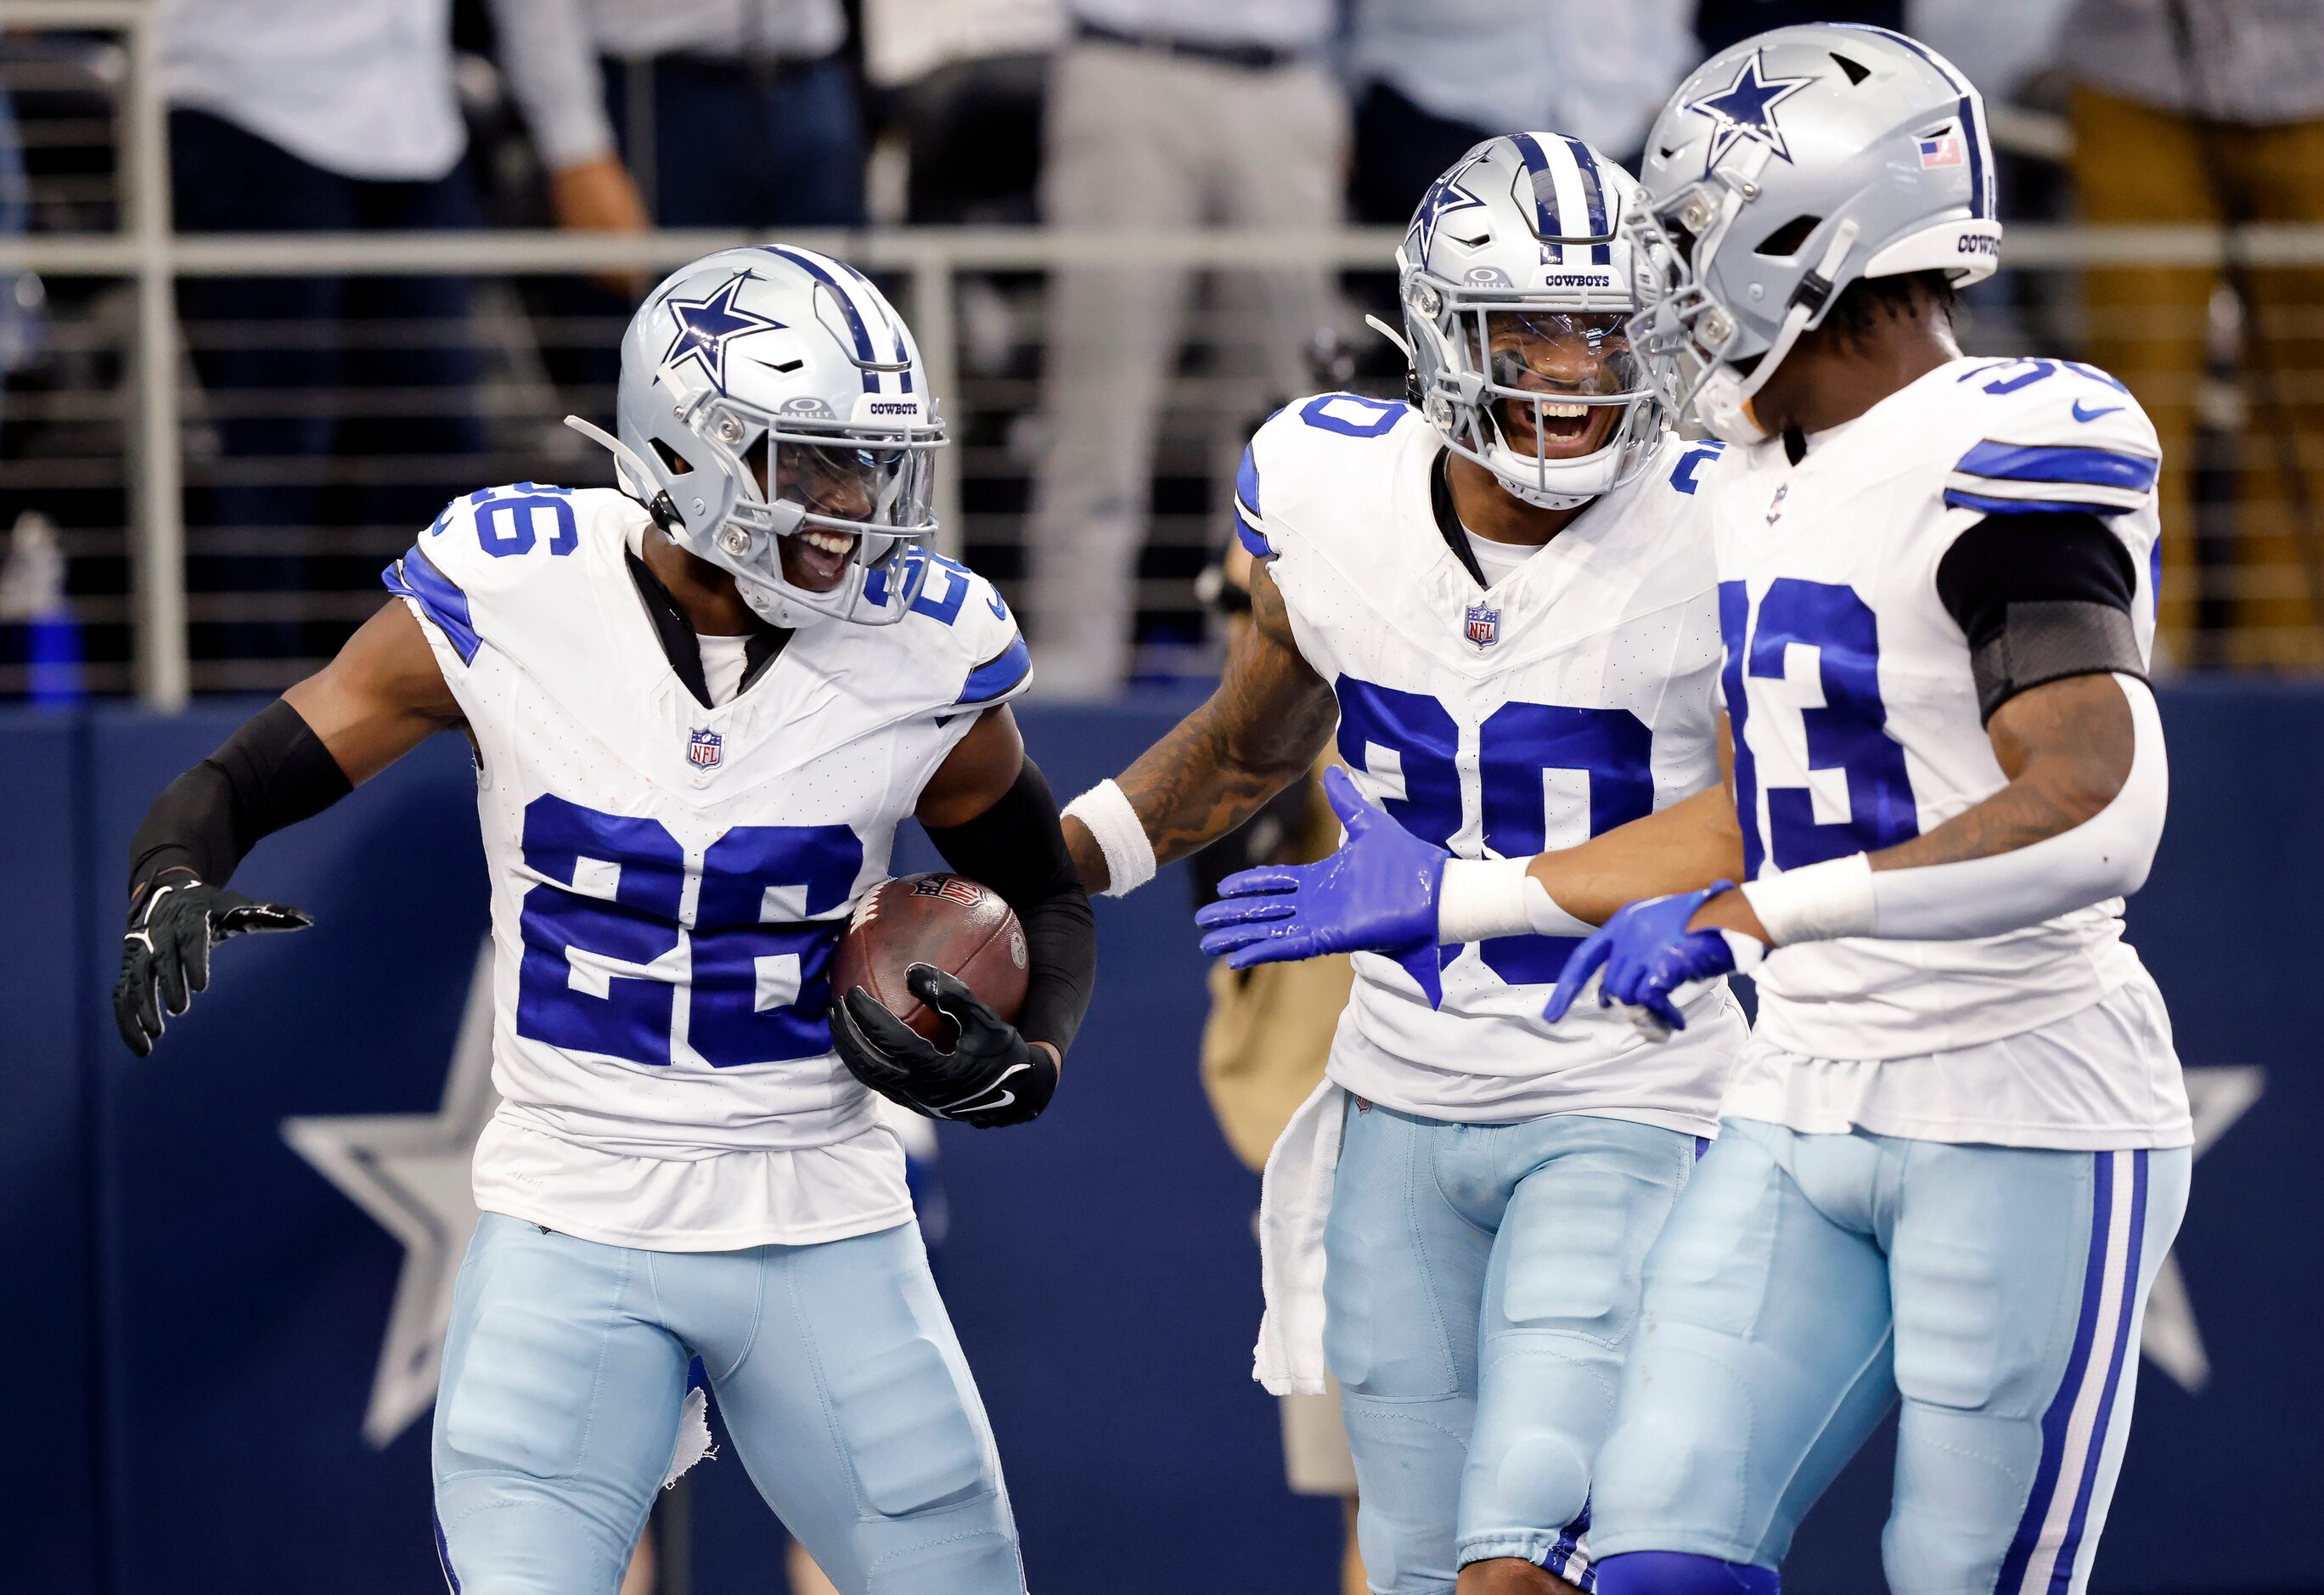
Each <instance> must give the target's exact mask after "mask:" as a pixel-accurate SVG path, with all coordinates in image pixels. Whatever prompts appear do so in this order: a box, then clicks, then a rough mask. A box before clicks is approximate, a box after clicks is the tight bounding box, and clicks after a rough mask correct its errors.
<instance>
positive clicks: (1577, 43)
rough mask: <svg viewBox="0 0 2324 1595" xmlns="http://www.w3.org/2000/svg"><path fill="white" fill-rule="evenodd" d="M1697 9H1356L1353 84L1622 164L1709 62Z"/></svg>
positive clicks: (1385, 1) (1534, 1)
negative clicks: (1666, 104)
mask: <svg viewBox="0 0 2324 1595" xmlns="http://www.w3.org/2000/svg"><path fill="white" fill-rule="evenodd" d="M1693 14H1694V8H1693V5H1692V4H1691V0H1626V4H1623V5H1604V4H1601V3H1600V0H1356V5H1355V23H1354V32H1353V37H1352V39H1351V41H1350V45H1349V51H1348V55H1349V60H1348V69H1349V77H1350V78H1351V81H1353V82H1354V83H1355V84H1356V85H1357V86H1358V87H1359V88H1361V86H1363V85H1364V84H1367V83H1373V82H1384V83H1386V84H1388V86H1389V87H1391V88H1394V89H1395V90H1396V91H1397V93H1399V94H1401V95H1403V96H1404V97H1405V98H1406V99H1408V100H1410V101H1411V102H1412V103H1413V104H1414V105H1416V106H1419V107H1420V108H1421V109H1422V110H1424V111H1426V112H1428V113H1429V114H1430V115H1435V116H1442V117H1443V118H1445V119H1446V120H1447V121H1452V122H1465V123H1468V124H1471V126H1474V127H1476V128H1478V129H1479V130H1480V131H1481V132H1483V133H1486V134H1497V133H1508V132H1511V131H1513V130H1515V129H1517V128H1542V129H1547V130H1550V131H1553V132H1556V133H1565V134H1572V135H1573V136H1574V137H1576V138H1580V139H1584V140H1587V141H1588V142H1589V143H1592V144H1595V145H1597V146H1598V148H1600V150H1603V151H1604V152H1606V153H1607V154H1608V155H1609V156H1611V157H1613V158H1614V159H1616V160H1624V159H1627V158H1628V156H1629V155H1630V154H1631V153H1632V152H1635V151H1636V150H1637V148H1638V146H1639V145H1640V144H1642V143H1645V142H1646V129H1647V128H1649V127H1651V126H1652V125H1653V124H1654V119H1655V115H1656V114H1657V113H1659V112H1660V111H1661V110H1662V108H1663V101H1664V100H1665V98H1667V97H1668V96H1669V94H1670V91H1671V90H1672V89H1673V88H1675V87H1677V85H1678V81H1679V79H1680V78H1683V77H1684V76H1685V75H1686V73H1687V70H1688V69H1689V68H1691V67H1692V66H1693V65H1694V63H1695V61H1696V59H1697V58H1698V56H1699V55H1700V54H1701V51H1699V50H1698V49H1697V47H1696V44H1695V40H1694V30H1693V23H1692V19H1693Z"/></svg>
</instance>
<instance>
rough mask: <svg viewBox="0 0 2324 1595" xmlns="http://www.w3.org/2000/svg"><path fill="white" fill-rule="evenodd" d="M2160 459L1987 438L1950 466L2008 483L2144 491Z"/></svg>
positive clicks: (2102, 449)
mask: <svg viewBox="0 0 2324 1595" xmlns="http://www.w3.org/2000/svg"><path fill="white" fill-rule="evenodd" d="M2161 464H2162V462H2161V461H2160V460H2155V459H2150V458H2149V457H2147V456H2144V455H2139V454H2118V453H2116V451H2115V450H2113V449H2111V448H2074V447H2053V446H2051V445H2046V444H2031V443H1996V442H1993V441H1992V440H1990V439H1987V441H1985V442H1983V443H1980V444H1978V445H1977V447H1974V448H1972V449H1970V450H1969V452H1968V453H1967V454H1965V455H1963V456H1961V457H1960V465H1959V466H1956V467H1954V468H1955V469H1956V470H1959V471H1960V472H1962V473H1963V474H1964V475H1971V476H1993V477H1999V478H2002V479H2005V480H2006V481H2011V482H2074V483H2080V484H2085V485H2087V486H2090V487H2126V488H2129V489H2130V490H2131V491H2133V492H2135V493H2144V492H2145V491H2146V490H2147V489H2148V488H2150V487H2153V485H2154V475H2155V472H2156V470H2157V468H2158V467H2159V466H2161Z"/></svg>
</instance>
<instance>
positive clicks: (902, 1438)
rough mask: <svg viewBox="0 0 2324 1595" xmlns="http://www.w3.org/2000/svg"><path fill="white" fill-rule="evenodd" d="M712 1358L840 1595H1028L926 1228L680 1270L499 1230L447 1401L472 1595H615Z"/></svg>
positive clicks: (440, 1498)
mask: <svg viewBox="0 0 2324 1595" xmlns="http://www.w3.org/2000/svg"><path fill="white" fill-rule="evenodd" d="M695 1355H699V1356H700V1357H701V1358H702V1360H703V1364H704V1366H705V1369H707V1370H708V1372H709V1376H710V1384H711V1388H712V1389H713V1391H714V1392H715V1394H716V1396H717V1398H718V1407H719V1411H720V1413H721V1414H722V1415H724V1419H725V1422H726V1428H727V1432H728V1434H730V1436H731V1437H732V1438H733V1443H734V1448H735V1449H736V1450H737V1451H739V1452H741V1453H742V1465H743V1466H744V1467H746V1468H748V1469H749V1470H750V1473H751V1478H752V1481H753V1482H755V1483H756V1484H757V1485H758V1487H759V1493H760V1494H761V1495H763V1496H764V1497H765V1498H766V1499H767V1504H768V1505H769V1506H770V1507H773V1508H774V1510H775V1513H776V1515H777V1516H778V1517H780V1518H781V1519H782V1521H783V1526H784V1527H786V1528H787V1529H788V1530H789V1531H790V1533H791V1535H793V1536H794V1537H795V1538H796V1539H798V1542H799V1543H800V1544H802V1545H804V1546H806V1547H807V1551H808V1552H809V1553H810V1554H812V1555H813V1556H814V1557H815V1559H816V1562H817V1563H820V1564H821V1565H822V1567H823V1570H824V1571H825V1572H827V1573H829V1574H830V1575H831V1580H832V1582H834V1583H835V1584H836V1585H838V1587H839V1588H840V1590H843V1591H844V1592H846V1595H931V1592H932V1591H937V1590H942V1591H945V1592H946V1595H1023V1590H1024V1588H1025V1579H1024V1573H1023V1571H1022V1569H1021V1567H1020V1566H1019V1561H1018V1556H1017V1531H1016V1526H1015V1525H1014V1523H1013V1522H1012V1521H1011V1519H1010V1511H1009V1496H1008V1492H1007V1490H1006V1489H1004V1488H1003V1487H1002V1484H1001V1463H1000V1459H999V1456H998V1454H997V1453H996V1452H995V1451H994V1449H993V1443H992V1433H991V1428H990V1427H989V1426H988V1424H986V1422H985V1417H984V1408H983V1406H982V1403H981V1402H980V1401H979V1400H978V1399H977V1394H976V1386H975V1383H974V1381H973V1380H972V1379H971V1378H970V1377H969V1372H968V1365H967V1364H966V1362H964V1360H962V1357H961V1352H960V1345H959V1342H958V1341H955V1340H954V1338H953V1332H952V1323H951V1321H950V1320H949V1319H948V1318H947V1317H946V1316H945V1309H944V1303H943V1302H942V1301H941V1300H939V1299H938V1297H937V1295H936V1283H935V1281H934V1280H932V1279H931V1278H930V1277H928V1265H927V1253H926V1252H925V1251H924V1250H923V1249H922V1248H921V1245H920V1231H919V1227H918V1225H917V1224H915V1223H909V1222H907V1223H905V1224H902V1225H900V1226H899V1227H898V1228H896V1229H892V1230H882V1231H880V1232H878V1233H877V1234H872V1235H858V1236H855V1237H853V1239H850V1240H833V1241H826V1242H824V1243H823V1244H821V1245H816V1246H759V1247H752V1248H751V1249H748V1250H743V1251H714V1252H667V1251H641V1250H636V1249H631V1248H627V1247H620V1246H601V1245H599V1244H597V1243H596V1242H595V1241H589V1240H575V1239H574V1238H573V1237H571V1236H568V1235H560V1234H556V1233H553V1232H550V1231H543V1230H540V1229H539V1228H537V1227H536V1226H534V1225H532V1224H529V1223H525V1222H522V1221H521V1220H518V1219H512V1218H508V1217H506V1216H504V1215H502V1214H499V1213H489V1212H488V1213H486V1214H484V1219H483V1221H482V1222H479V1223H478V1224H477V1226H476V1234H475V1240H473V1241H471V1242H470V1243H469V1247H468V1255H467V1260H466V1262H465V1263H463V1264H462V1265H461V1269H460V1279H459V1285H458V1287H457V1291H456V1292H455V1294H454V1297H453V1304H452V1324H451V1330H450V1332H449V1334H448V1335H447V1338H446V1341H445V1347H444V1377H443V1384H442V1388H440V1390H439V1391H438V1396H437V1401H436V1434H435V1453H434V1455H435V1471H436V1518H437V1535H438V1549H439V1550H440V1551H441V1552H442V1553H443V1555H444V1561H445V1569H446V1572H447V1577H448V1578H449V1580H450V1582H451V1585H452V1588H453V1589H454V1590H456V1591H457V1592H458V1595H613V1591H614V1590H617V1589H618V1588H619V1587H620V1585H621V1581H622V1569H623V1568H624V1567H625V1566H626V1565H627V1564H628V1562H629V1559H630V1551H631V1547H632V1545H634V1544H636V1542H637V1537H638V1533H639V1530H640V1529H641V1528H642V1527H643V1526H644V1525H645V1520H646V1512H647V1510H648V1508H649V1507H651V1506H652V1504H653V1498H654V1495H655V1492H656V1491H657V1490H658V1489H659V1487H660V1485H661V1481H662V1476H663V1474H664V1472H665V1471H667V1470H668V1468H669V1461H670V1453H671V1450H672V1448H673V1446H674V1445H675V1443H676V1441H677V1435H678V1408H679V1403H680V1400H681V1398H682V1397H684V1395H685V1393H686V1369H687V1360H688V1359H689V1358H690V1357H692V1356H695ZM771 1576H772V1575H770V1577H771Z"/></svg>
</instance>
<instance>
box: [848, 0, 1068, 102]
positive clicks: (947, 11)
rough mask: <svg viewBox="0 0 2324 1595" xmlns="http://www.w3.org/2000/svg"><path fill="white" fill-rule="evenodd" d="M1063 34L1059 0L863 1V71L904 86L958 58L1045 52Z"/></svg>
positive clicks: (885, 83)
mask: <svg viewBox="0 0 2324 1595" xmlns="http://www.w3.org/2000/svg"><path fill="white" fill-rule="evenodd" d="M1064 39H1065V7H1064V6H1063V5H1061V4H1060V3H1059V0H863V75H864V76H865V77H866V78H870V79H871V82H872V83H873V84H874V85H875V86H877V87H879V88H903V87H904V86H905V85H906V84H908V83H917V82H918V81H919V80H920V79H921V78H925V77H927V75H928V74H929V73H930V72H933V71H935V70H936V69H937V68H939V67H947V66H950V65H952V64H953V63H954V61H974V60H990V59H991V58H992V57H994V56H1001V55H1044V54H1047V52H1048V51H1052V50H1054V49H1056V47H1057V45H1058V44H1059V43H1060V42H1061V41H1063V40H1064Z"/></svg>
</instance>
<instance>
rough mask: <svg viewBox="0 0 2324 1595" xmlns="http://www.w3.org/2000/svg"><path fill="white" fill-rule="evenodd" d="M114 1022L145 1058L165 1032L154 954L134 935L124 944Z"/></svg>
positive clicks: (131, 1048)
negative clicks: (156, 1040) (156, 986)
mask: <svg viewBox="0 0 2324 1595" xmlns="http://www.w3.org/2000/svg"><path fill="white" fill-rule="evenodd" d="M113 1022H114V1024H115V1026H116V1027H118V1028H119V1029H120V1031H121V1039H122V1040H123V1041H124V1042H125V1043H127V1044H128V1046H129V1050H130V1051H132V1052H134V1053H135V1054H136V1055H137V1056H139V1057H141V1058H142V1057H144V1056H147V1055H148V1054H150V1053H151V1052H152V1050H153V1041H154V1038H155V1037H158V1036H160V1035H161V1005H160V999H159V996H158V994H157V993H156V991H155V990H154V986H153V954H152V950H151V949H150V948H148V947H147V946H146V945H145V944H144V943H143V942H142V941H139V940H136V939H134V937H133V938H132V939H129V940H125V941H124V942H123V943H122V945H121V978H120V979H119V980H117V981H115V982H114V985H113Z"/></svg>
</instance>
